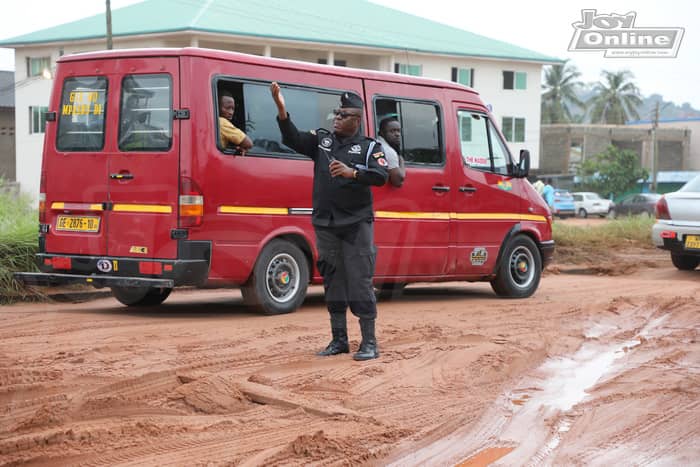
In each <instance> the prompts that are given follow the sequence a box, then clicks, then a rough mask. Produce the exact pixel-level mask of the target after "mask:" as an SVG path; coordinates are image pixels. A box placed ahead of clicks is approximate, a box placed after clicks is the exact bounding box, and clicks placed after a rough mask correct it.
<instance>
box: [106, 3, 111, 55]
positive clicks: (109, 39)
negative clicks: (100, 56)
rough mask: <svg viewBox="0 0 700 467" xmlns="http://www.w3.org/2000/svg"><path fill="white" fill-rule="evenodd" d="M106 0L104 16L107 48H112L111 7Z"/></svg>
mask: <svg viewBox="0 0 700 467" xmlns="http://www.w3.org/2000/svg"><path fill="white" fill-rule="evenodd" d="M106 1H107V12H106V14H105V17H106V18H107V50H112V8H111V7H110V5H109V0H106Z"/></svg>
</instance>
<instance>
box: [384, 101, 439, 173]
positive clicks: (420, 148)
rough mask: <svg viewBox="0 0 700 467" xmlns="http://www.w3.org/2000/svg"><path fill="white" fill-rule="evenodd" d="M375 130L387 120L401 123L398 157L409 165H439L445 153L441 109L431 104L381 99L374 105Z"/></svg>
mask: <svg viewBox="0 0 700 467" xmlns="http://www.w3.org/2000/svg"><path fill="white" fill-rule="evenodd" d="M374 112H375V125H374V126H375V129H376V131H379V123H380V122H381V121H382V120H383V119H385V118H387V117H396V118H397V119H398V120H399V123H401V151H400V152H401V155H402V156H403V158H404V160H405V161H406V164H408V165H442V164H444V162H445V151H444V150H443V145H442V125H441V119H440V107H439V106H438V105H437V104H435V103H433V102H414V101H404V100H401V99H390V98H380V99H376V100H375V102H374Z"/></svg>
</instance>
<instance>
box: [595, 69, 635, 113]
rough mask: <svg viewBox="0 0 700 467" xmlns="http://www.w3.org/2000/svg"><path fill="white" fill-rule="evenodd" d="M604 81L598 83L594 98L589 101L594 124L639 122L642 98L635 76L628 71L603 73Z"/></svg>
mask: <svg viewBox="0 0 700 467" xmlns="http://www.w3.org/2000/svg"><path fill="white" fill-rule="evenodd" d="M602 75H603V81H600V82H598V83H597V84H596V85H595V87H594V88H593V91H594V92H595V94H594V96H593V97H592V98H591V99H590V100H589V101H588V105H589V107H590V109H591V122H592V123H607V124H612V125H623V124H624V123H625V122H626V121H627V120H632V119H634V120H638V119H639V112H638V108H639V106H640V105H642V98H641V97H640V94H639V89H638V88H637V85H636V84H634V82H632V79H633V78H634V75H633V74H632V72H630V71H628V70H623V71H617V72H611V71H603V73H602Z"/></svg>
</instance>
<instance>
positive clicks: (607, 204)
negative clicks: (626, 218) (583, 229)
mask: <svg viewBox="0 0 700 467" xmlns="http://www.w3.org/2000/svg"><path fill="white" fill-rule="evenodd" d="M572 195H573V196H574V206H575V208H576V215H577V216H579V217H588V215H589V214H591V215H598V216H600V217H605V216H607V215H608V214H609V213H610V212H612V210H613V208H614V207H615V203H613V202H612V201H611V200H609V199H605V198H602V197H601V196H600V195H599V194H598V193H593V192H589V191H580V192H577V193H572Z"/></svg>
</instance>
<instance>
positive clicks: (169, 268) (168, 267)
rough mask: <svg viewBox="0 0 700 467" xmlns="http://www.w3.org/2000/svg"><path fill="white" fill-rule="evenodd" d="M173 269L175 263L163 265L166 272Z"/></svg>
mask: <svg viewBox="0 0 700 467" xmlns="http://www.w3.org/2000/svg"><path fill="white" fill-rule="evenodd" d="M172 270H173V265H172V264H164V265H163V271H165V272H172Z"/></svg>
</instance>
